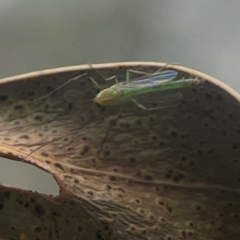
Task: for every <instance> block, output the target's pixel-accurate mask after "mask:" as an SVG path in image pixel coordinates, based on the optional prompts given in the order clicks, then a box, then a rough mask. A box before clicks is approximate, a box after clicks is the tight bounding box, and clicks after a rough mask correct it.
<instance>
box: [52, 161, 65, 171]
mask: <svg viewBox="0 0 240 240" xmlns="http://www.w3.org/2000/svg"><path fill="white" fill-rule="evenodd" d="M54 165H55V166H56V167H57V168H59V169H61V170H63V171H64V168H63V166H62V165H61V164H60V163H55V164H54Z"/></svg>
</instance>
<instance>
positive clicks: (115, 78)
mask: <svg viewBox="0 0 240 240" xmlns="http://www.w3.org/2000/svg"><path fill="white" fill-rule="evenodd" d="M88 65H89V66H90V67H91V68H92V69H93V70H94V71H95V72H96V73H97V74H98V75H99V76H101V78H102V79H103V80H104V81H111V80H113V79H114V80H115V82H116V84H118V78H117V76H116V75H113V76H111V77H109V78H105V77H104V76H103V75H102V74H101V73H100V72H99V71H98V70H97V69H95V68H94V67H93V66H92V64H88ZM94 81H95V80H94ZM95 83H96V82H95Z"/></svg>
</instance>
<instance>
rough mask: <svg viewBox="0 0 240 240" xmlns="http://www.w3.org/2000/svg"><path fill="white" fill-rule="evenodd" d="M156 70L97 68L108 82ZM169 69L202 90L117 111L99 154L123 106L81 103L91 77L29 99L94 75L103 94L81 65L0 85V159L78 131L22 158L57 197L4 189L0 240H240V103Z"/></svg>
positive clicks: (89, 92)
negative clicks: (52, 183)
mask: <svg viewBox="0 0 240 240" xmlns="http://www.w3.org/2000/svg"><path fill="white" fill-rule="evenodd" d="M162 65H163V64H160V63H159V64H157V63H126V64H125V66H124V63H122V64H121V65H120V64H112V65H111V64H108V65H97V66H95V67H96V68H98V69H99V70H100V69H101V70H100V71H101V73H102V74H103V75H105V76H106V77H109V76H112V75H114V74H115V75H117V76H118V77H119V78H120V79H121V80H124V78H125V72H126V69H128V68H131V69H138V70H142V71H148V72H153V71H155V70H157V69H158V68H159V67H160V66H162ZM105 67H106V68H105ZM169 68H176V69H178V70H182V74H180V75H181V76H186V77H188V76H189V73H191V74H193V75H194V76H198V75H199V76H200V77H201V78H205V80H206V81H205V83H203V84H202V85H200V86H194V87H191V88H188V89H184V90H182V94H183V99H182V100H181V101H179V102H173V103H168V104H167V106H168V107H166V108H163V109H159V110H156V111H144V110H139V109H137V107H136V106H135V105H134V104H132V103H129V104H126V105H124V108H123V116H122V117H121V118H120V119H119V120H118V121H117V123H116V124H115V125H113V126H112V129H111V131H110V132H109V135H108V137H107V139H106V141H105V143H104V145H103V148H102V151H100V152H99V147H100V146H101V144H102V141H103V139H104V136H105V134H106V131H107V130H108V129H109V125H110V124H112V122H113V120H114V119H115V118H116V117H117V116H118V114H119V106H111V107H106V108H101V107H99V106H96V105H95V104H94V103H89V102H87V101H88V100H90V99H92V98H93V97H94V96H95V94H96V89H95V87H94V86H93V84H92V83H91V82H90V81H89V80H88V79H87V77H85V78H82V79H81V80H78V81H75V82H72V83H71V84H69V85H68V86H66V87H64V88H62V89H61V90H59V91H57V92H56V93H54V94H53V95H51V96H50V97H48V98H46V99H43V100H41V101H35V102H34V103H31V104H29V103H28V101H30V100H32V99H34V100H36V99H38V98H40V97H42V96H44V95H45V94H47V93H49V92H51V91H52V90H53V89H55V88H56V87H58V86H59V85H60V84H61V83H63V82H64V81H66V80H68V79H69V78H71V77H73V76H76V75H78V74H80V73H83V72H89V73H90V74H91V75H92V76H93V77H94V79H96V80H97V82H98V83H99V85H100V87H101V88H105V87H107V86H110V85H112V84H113V82H104V81H103V80H102V79H101V78H100V77H99V75H97V74H96V72H95V71H92V70H89V69H88V67H87V66H80V67H79V68H77V67H75V68H72V69H63V70H61V69H57V70H52V71H48V72H46V71H45V72H44V71H42V72H39V73H37V74H35V76H34V74H30V75H27V76H19V77H18V76H17V77H15V78H8V79H5V80H2V81H0V129H1V131H0V142H1V146H0V151H1V152H0V153H1V156H5V157H6V156H7V157H8V158H12V159H15V160H21V159H22V158H23V157H24V156H26V155H27V154H28V153H29V151H32V150H34V149H35V148H36V147H38V146H39V145H41V144H44V143H46V142H48V141H49V140H52V139H53V138H56V137H59V136H61V135H64V134H66V133H69V132H71V131H73V133H72V134H70V135H69V136H67V137H64V138H61V139H59V140H57V141H55V142H53V143H51V144H48V145H46V146H44V147H43V148H41V149H39V150H38V151H36V152H34V153H33V154H32V155H31V156H30V157H28V158H27V159H26V162H30V163H32V164H34V165H37V166H39V167H41V168H42V169H45V170H46V171H48V172H50V173H52V174H53V176H54V177H55V179H56V180H57V182H58V183H59V185H60V187H61V192H60V194H59V196H57V197H52V196H46V195H42V194H38V193H32V192H28V191H24V190H17V189H12V188H7V187H4V186H0V236H2V237H5V238H7V239H21V240H25V239H79V240H122V239H131V240H136V239H147V240H193V239H194V240H195V239H196V240H226V239H231V240H235V239H236V240H237V239H240V228H239V225H240V203H239V198H240V188H239V187H240V160H239V154H240V141H239V138H240V123H239V119H240V104H239V99H240V98H239V96H238V94H237V93H235V92H234V91H232V90H231V89H229V88H228V87H226V86H225V85H223V84H222V83H220V82H217V81H216V80H214V79H212V78H210V77H207V76H206V75H201V73H198V72H194V71H193V70H189V69H186V68H183V67H180V66H169ZM187 72H188V73H187ZM191 74H190V75H191ZM208 80H210V81H212V82H209V81H208ZM226 90H227V91H226ZM230 92H231V94H230ZM70 96H75V97H71V98H70ZM103 118H104V121H102V122H99V123H97V124H95V125H92V126H90V127H89V128H85V129H83V128H82V127H85V126H87V125H89V124H92V123H94V122H96V121H99V120H101V119H103ZM77 128H78V130H75V129H77ZM79 128H82V129H79Z"/></svg>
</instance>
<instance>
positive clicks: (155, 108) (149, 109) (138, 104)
mask: <svg viewBox="0 0 240 240" xmlns="http://www.w3.org/2000/svg"><path fill="white" fill-rule="evenodd" d="M130 100H131V101H132V102H133V103H135V104H136V105H137V107H139V108H141V109H143V110H148V111H151V110H157V109H162V108H165V106H161V107H153V108H146V107H144V106H143V105H142V104H140V103H138V102H137V100H135V99H133V98H130Z"/></svg>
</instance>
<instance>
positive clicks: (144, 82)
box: [119, 70, 178, 90]
mask: <svg viewBox="0 0 240 240" xmlns="http://www.w3.org/2000/svg"><path fill="white" fill-rule="evenodd" d="M177 75H178V72H176V71H174V70H167V71H164V72H161V73H159V74H158V75H154V76H151V77H149V78H146V79H141V80H136V81H130V82H129V83H126V82H124V83H122V84H119V88H120V89H121V90H127V89H134V88H135V89H136V88H144V87H148V86H154V85H159V84H161V83H163V82H168V81H172V80H173V79H174V78H176V77H177Z"/></svg>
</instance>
